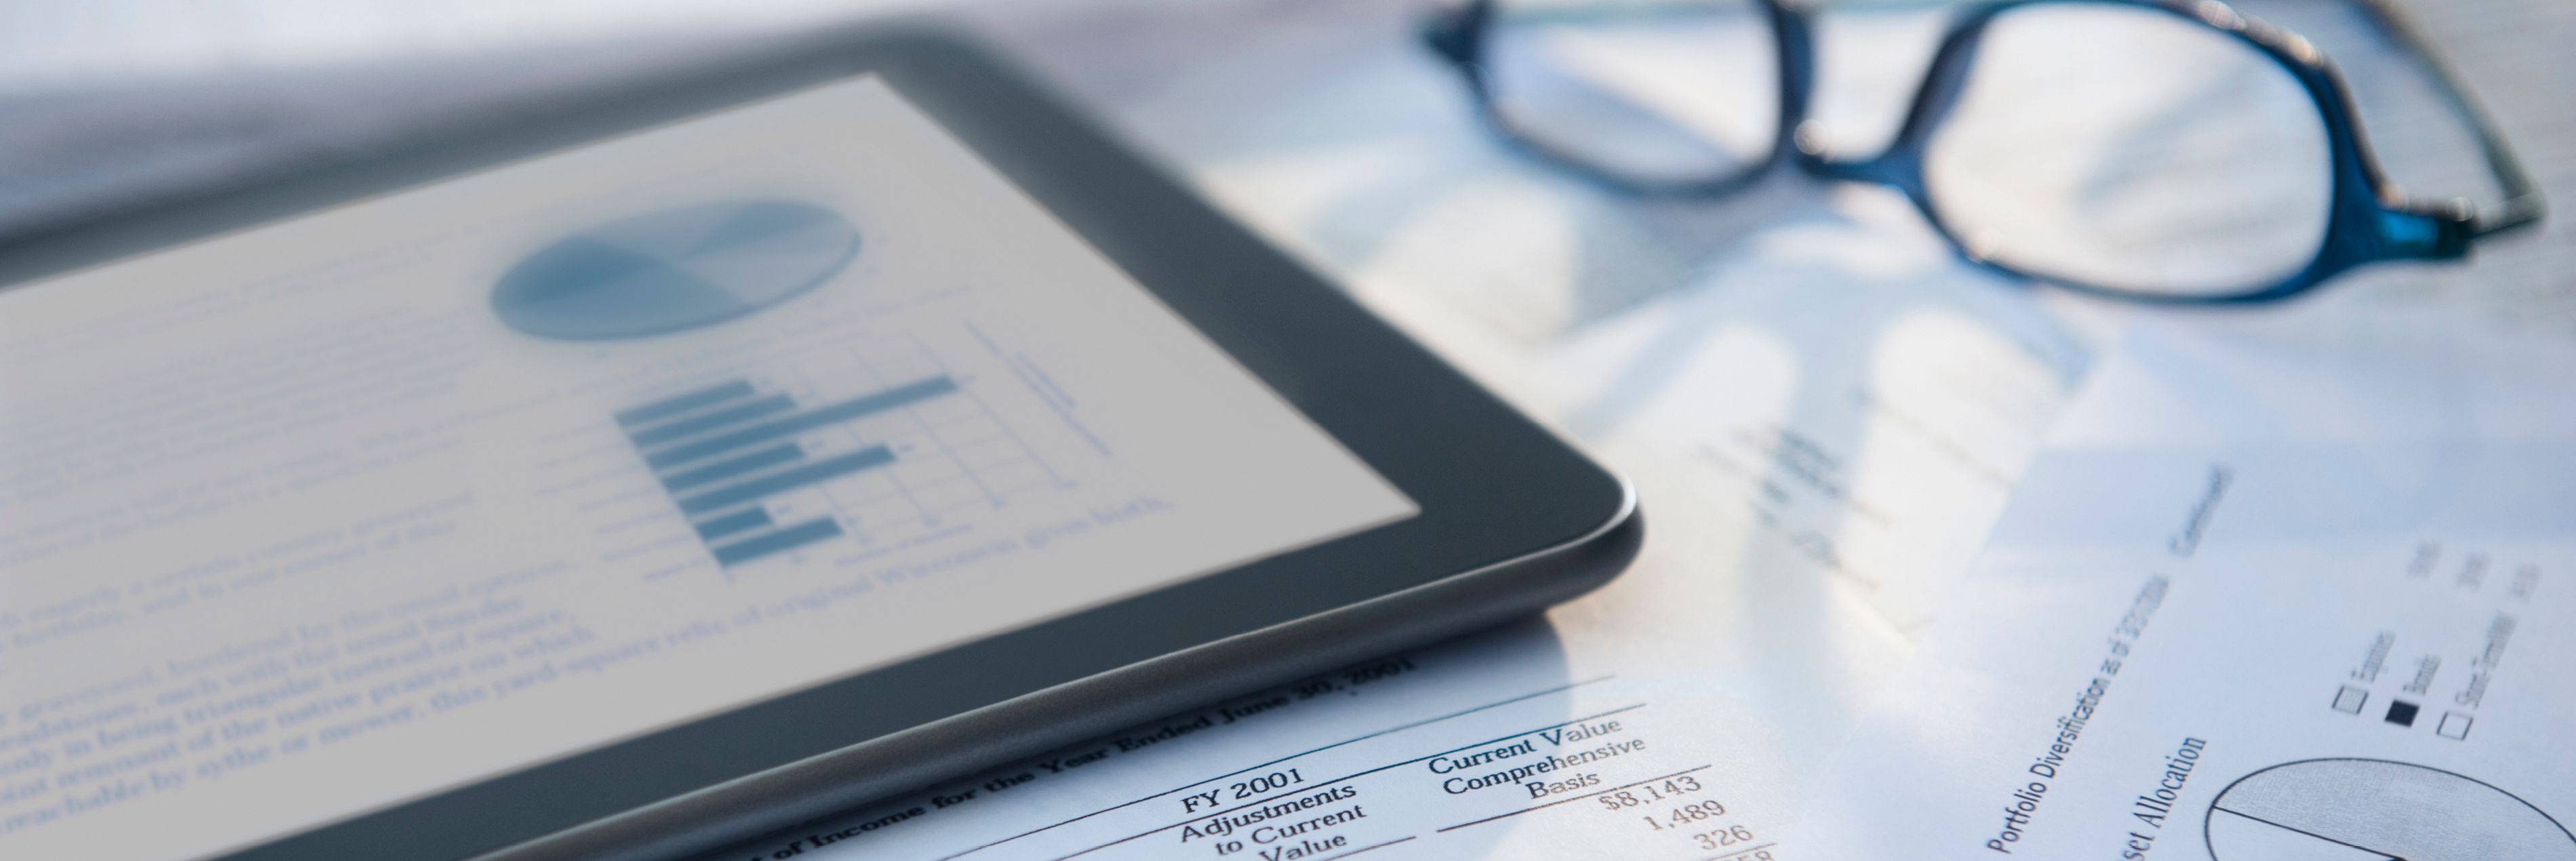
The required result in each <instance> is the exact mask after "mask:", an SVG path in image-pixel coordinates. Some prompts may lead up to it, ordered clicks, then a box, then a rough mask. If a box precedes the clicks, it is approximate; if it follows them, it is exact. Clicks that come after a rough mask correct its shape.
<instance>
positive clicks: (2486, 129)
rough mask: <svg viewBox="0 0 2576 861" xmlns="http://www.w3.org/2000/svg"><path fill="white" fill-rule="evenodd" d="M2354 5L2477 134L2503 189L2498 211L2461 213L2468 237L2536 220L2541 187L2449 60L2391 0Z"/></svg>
mask: <svg viewBox="0 0 2576 861" xmlns="http://www.w3.org/2000/svg"><path fill="white" fill-rule="evenodd" d="M2358 2H2359V3H2360V5H2361V7H2362V8H2363V9H2366V10H2368V11H2369V13H2370V15H2371V17H2373V18H2376V19H2378V21H2379V24H2380V26H2382V27H2384V28H2386V29H2387V31H2388V32H2389V33H2391V34H2393V35H2395V36H2396V37H2397V39H2398V41H2400V42H2403V43H2405V45H2406V47H2407V48H2408V49H2410V50H2412V51H2413V52H2414V54H2415V57H2416V60H2417V61H2418V62H2421V63H2423V64H2424V68H2425V69H2426V70H2428V71H2430V72H2432V74H2433V79H2434V80H2435V81H2436V82H2438V83H2439V84H2440V85H2441V90H2442V97H2443V98H2444V99H2445V100H2447V101H2449V102H2450V103H2451V109H2452V110H2453V111H2456V112H2458V113H2459V115H2460V116H2461V117H2462V118H2464V119H2466V120H2468V122H2469V127H2470V128H2471V129H2473V130H2475V131H2476V133H2477V136H2478V146H2479V148H2480V149H2482V150H2484V151H2485V154H2486V159H2487V170H2488V172H2489V173H2492V174H2494V176H2495V178H2496V183H2497V185H2499V186H2501V187H2502V188H2503V190H2504V204H2503V206H2502V207H2501V208H2499V209H2497V210H2495V211H2491V212H2475V211H2471V212H2466V213H2462V215H2465V216H2466V217H2467V221H2468V223H2467V225H2466V230H2467V234H2468V236H2470V237H2478V236H2485V235H2487V234H2490V233H2498V232H2502V231H2505V230H2510V229H2513V228H2516V227H2521V226H2524V225H2528V224H2532V223H2534V222H2537V221H2539V220H2540V218H2541V216H2542V215H2543V214H2545V213H2547V211H2548V204H2547V203H2546V202H2545V201H2544V200H2543V198H2542V196H2541V193H2540V186H2539V184H2538V183H2534V182H2532V181H2531V176H2530V174H2528V173H2526V172H2524V170H2523V167H2522V160H2521V159H2520V158H2518V157H2516V156H2515V155H2514V153H2513V147H2512V146H2511V145H2509V144H2507V143H2505V139H2504V134H2503V133H2502V132H2499V131H2497V130H2496V127H2495V122H2494V121H2493V120H2491V119H2489V118H2488V116H2487V112H2486V108H2485V107H2484V106H2483V105H2480V104H2478V101H2477V97H2475V96H2473V95H2470V94H2469V91H2468V89H2467V88H2465V87H2462V86H2460V81H2459V76H2458V75H2457V74H2456V73H2454V72H2453V71H2452V70H2451V63H2450V59H2449V58H2447V57H2445V56H2443V55H2442V53H2441V50H2440V49H2438V48H2436V47H2434V45H2433V40H2432V39H2431V38H2429V37H2427V36H2426V35H2425V34H2424V31H2423V29H2422V28H2420V27H2418V26H2416V24H2415V21H2414V19H2412V18H2409V17H2407V16H2406V14H2405V13H2404V12H2403V11H2402V10H2400V9H2398V8H2397V7H2396V6H2395V5H2394V4H2392V3H2390V2H2389V0H2358Z"/></svg>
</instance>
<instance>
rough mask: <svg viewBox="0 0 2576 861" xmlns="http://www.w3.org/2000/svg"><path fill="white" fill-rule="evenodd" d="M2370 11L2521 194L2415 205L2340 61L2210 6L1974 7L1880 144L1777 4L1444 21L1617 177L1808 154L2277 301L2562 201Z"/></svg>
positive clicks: (1750, 172) (2041, 233)
mask: <svg viewBox="0 0 2576 861" xmlns="http://www.w3.org/2000/svg"><path fill="white" fill-rule="evenodd" d="M2365 8H2366V9H2367V11H2369V12H2371V13H2372V14H2373V15H2374V17H2376V18H2377V19H2378V22H2379V24H2380V26H2381V27H2382V28H2383V29H2384V30H2385V31H2386V32H2387V34H2388V36H2389V37H2390V38H2391V39H2393V40H2395V41H2396V42H2398V43H2400V45H2401V47H2402V49H2403V50H2404V51H2405V53H2406V54H2407V55H2408V56H2410V57H2411V58H2413V60H2414V61H2415V62H2417V63H2419V64H2420V65H2421V67H2422V68H2423V70H2424V71H2426V72H2428V73H2429V74H2428V75H2427V77H2428V78H2429V80H2430V81H2432V82H2433V83H2432V89H2434V90H2435V91H2437V92H2436V94H2435V98H2437V99H2438V100H2439V101H2440V102H2442V104H2443V105H2444V109H2446V110H2448V111H2449V112H2451V113H2452V114H2453V115H2454V116H2455V117H2457V118H2458V119H2459V120H2461V121H2463V122H2464V123H2465V125H2466V127H2467V129H2468V131H2469V132H2470V134H2471V135H2472V136H2473V137H2474V139H2475V142H2474V143H2475V147H2476V148H2477V149H2478V150H2480V151H2481V155H2482V156H2483V158H2484V161H2485V167H2486V171H2487V172H2488V173H2489V174H2491V175H2492V177H2493V179H2494V182H2495V186H2496V188H2495V191H2496V192H2497V195H2498V196H2499V197H2500V198H2501V200H2500V202H2498V203H2495V204H2492V205H2490V206H2487V207H2484V208H2481V207H2479V206H2476V205H2473V204H2471V203H2470V202H2469V201H2468V200H2466V199H2465V198H2457V199H2450V200H2441V201H2435V202H2415V201H2410V200H2409V199H2408V198H2407V197H2406V196H2405V195H2404V194H2403V193H2402V192H2400V191H2399V190H2398V188H2397V187H2396V185H2394V184H2393V183H2391V182H2390V181H2389V180H2388V179H2387V178H2386V177H2385V176H2384V175H2383V172H2382V170H2381V167H2380V163H2379V161H2378V159H2377V158H2376V157H2375V156H2374V155H2373V153H2372V151H2371V148H2370V145H2369V143H2368V141H2367V140H2366V139H2365V138H2364V136H2363V134H2362V131H2361V128H2360V121H2359V117H2358V112H2357V111H2356V110H2355V108H2354V105H2353V101H2352V97H2351V93H2350V91H2349V90H2348V89H2347V87H2346V86H2345V84H2344V80H2343V76H2342V75H2341V74H2340V73H2339V72H2337V71H2336V69H2335V67H2334V65H2333V64H2331V63H2329V62H2328V61H2327V60H2326V58H2325V56H2324V55H2323V54H2322V53H2321V52H2320V51H2318V50H2317V49H2316V48H2315V47H2314V46H2313V45H2311V44H2310V43H2309V42H2308V41H2307V40H2306V39H2304V38H2301V37H2300V36H2299V35H2297V34H2294V33H2291V32H2289V31H2287V30H2284V29H2281V28H2278V27H2274V26H2272V25H2269V24H2266V23H2264V22H2263V21H2260V20H2255V19H2252V18H2248V17H2244V16H2241V15H2239V14H2238V13H2237V12H2235V11H2234V10H2233V9H2231V8H2229V7H2228V6H2226V5H2224V4H2221V3H2218V2H2214V0H2198V2H2189V0H2003V2H1987V3H1980V4H1976V5H1969V6H1963V7H1961V8H1959V9H1958V10H1957V12H1956V15H1955V17H1954V18H1953V19H1952V20H1951V22H1950V24H1949V26H1948V29H1947V32H1946V33H1945V34H1944V35H1943V36H1942V37H1941V39H1940V40H1939V43H1938V48H1937V49H1936V50H1935V51H1934V53H1933V55H1932V59H1931V64H1930V71H1929V72H1928V73H1927V74H1926V76H1925V77H1924V79H1923V81H1922V83H1921V84H1920V85H1919V86H1918V87H1917V88H1916V90H1915V93H1914V97H1913V101H1912V104H1911V107H1910V108H1909V109H1908V111H1907V112H1906V114H1905V118H1904V122H1903V125H1902V126H1900V127H1899V128H1898V130H1897V132H1896V134H1895V137H1894V139H1893V140H1892V142H1891V143H1890V144H1889V145H1888V146H1887V147H1886V148H1885V150H1884V151H1882V152H1880V153H1879V154H1877V155H1875V156H1870V157H1866V158H1859V159H1846V158H1841V157H1839V154H1837V153H1835V152H1833V151H1832V150H1833V149H1834V147H1833V146H1832V145H1831V144H1832V142H1831V141H1828V140H1826V136H1825V133H1824V131H1823V130H1822V129H1821V128H1820V127H1819V126H1818V125H1817V124H1815V123H1813V122H1811V121H1810V120H1809V118H1808V108H1809V104H1810V99H1811V96H1812V93H1813V90H1814V85H1815V79H1816V55H1815V49H1814V38H1813V36H1812V33H1813V31H1814V29H1815V25H1814V21H1813V20H1812V18H1811V14H1812V13H1811V12H1810V11H1808V10H1807V9H1805V8H1802V7H1793V6H1790V5H1787V4H1785V3H1783V2H1781V0H1695V1H1694V0H1630V2H1619V0H1591V2H1579V1H1578V2H1545V3H1539V2H1531V3H1520V2H1498V0H1472V2H1469V3H1468V4H1467V5H1465V6H1461V7H1457V8H1455V9H1452V10H1449V11H1447V12H1444V13H1442V14H1440V15H1438V16H1436V17H1435V18H1434V19H1433V20H1432V21H1431V22H1430V24H1429V26H1428V27H1426V29H1425V31H1424V37H1425V41H1427V42H1428V43H1429V45H1430V47H1431V48H1432V49H1433V50H1434V51H1435V52H1436V53H1438V54H1439V55H1440V56H1442V57H1444V58H1446V59H1447V60H1448V61H1449V62H1450V63H1451V64H1453V65H1455V66H1456V68H1457V70H1458V72H1459V73H1460V74H1461V75H1463V76H1464V77H1465V79H1466V84H1467V88H1468V90H1469V92H1470V93H1471V94H1472V95H1473V97H1474V98H1475V100H1476V103H1477V107H1478V109H1479V113H1481V114H1482V115H1483V117H1484V118H1485V120H1486V121H1487V122H1488V123H1489V124H1490V125H1491V126H1492V127H1493V128H1495V129H1496V130H1498V131H1499V132H1501V133H1502V135H1503V137H1504V138H1505V139H1506V140H1507V141H1509V142H1510V143H1511V144H1512V145H1514V147H1515V148H1516V149H1518V150H1519V151H1520V152H1522V153H1523V154H1525V155H1528V156H1530V157H1532V158H1535V159H1537V160H1539V161H1541V162H1544V163H1547V164H1550V165H1553V166H1555V167H1558V168H1562V169H1564V170H1567V171H1571V172H1573V173H1575V174H1578V175H1580V176H1583V177H1586V178H1588V179H1590V180H1593V181H1595V182H1597V183H1600V184H1602V185H1605V186H1607V187H1609V188H1612V189H1615V190H1617V191H1621V192H1626V193H1631V194H1640V195H1658V196H1711V197H1713V196H1720V195H1726V194H1731V193H1734V192H1737V191H1740V190H1742V189H1745V188H1747V187H1749V186H1751V185H1752V184H1753V183H1754V182H1755V181H1756V180H1758V179H1760V178H1761V177H1762V176H1763V175H1764V174H1765V173H1766V172H1767V171H1768V170H1769V169H1770V168H1772V167H1773V166H1775V165H1777V164H1779V163H1781V162H1783V161H1793V162H1795V163H1796V164H1797V166H1798V167H1799V168H1800V169H1802V170H1803V171H1805V172H1806V173H1808V174H1810V175H1813V176H1817V177H1821V178H1825V179H1831V180H1848V181H1854V182H1868V183H1878V184H1882V185H1886V186H1891V187H1894V188H1895V189H1897V190H1899V191H1901V192H1902V193H1904V195H1905V196H1906V197H1907V198H1909V199H1911V200H1912V201H1913V203H1914V205H1915V207H1916V208H1917V209H1919V210H1921V211H1922V213H1923V215H1924V216H1925V217H1926V218H1927V219H1928V220H1930V222H1931V223H1932V224H1933V225H1934V226H1935V227H1936V228H1937V229H1938V230H1939V231H1940V232H1941V234H1942V235H1943V236H1944V237H1946V238H1947V239H1948V240H1949V242H1950V243H1951V245H1952V246H1953V247H1954V248H1956V249H1957V250H1958V251H1959V253H1960V254H1961V255H1962V256H1964V257H1965V258H1966V259H1968V260H1969V261H1970V262H1972V263H1974V264H1976V265H1979V266H1983V267H1986V268H1989V269H1993V270H1997V271H2001V272H2004V273H2008V274H2011V275H2015V276H2019V277H2023V278H2029V279H2034V280H2038V281H2043V282H2048V283H2053V284H2058V285H2061V286H2064V287H2068V288H2071V289H2075V290H2079V291H2083V292H2088V293H2095V294H2100V295H2106V296H2112V297H2118V298H2124V299H2133V300H2141V301H2150V302H2175V303H2227V302H2261V301H2269V300H2276V299H2282V298H2286V297H2289V296H2292V295H2296V294H2299V293H2301V292H2303V291H2306V290H2308V289H2310V288H2313V287H2315V286H2317V285H2318V284H2319V283H2321V282H2324V281H2325V280H2327V279H2329V278H2331V277H2333V276H2335V275H2337V274H2339V273H2342V272H2344V271H2346V270H2349V269H2351V268H2353V267H2356V266H2360V265H2363V264H2367V263H2373V262H2378V261H2387V260H2410V259H2417V260H2420V259H2447V258H2458V257H2462V256H2464V255H2466V254H2467V252H2468V248H2469V244H2470V242H2471V241H2472V240H2474V239H2477V238H2479V237H2484V236H2486V235H2488V234H2492V233H2496V232H2498V231H2503V230H2507V229H2510V228H2513V227H2517V226H2521V225H2526V224H2531V223H2533V222H2536V221H2538V220H2539V219H2540V217H2541V215H2542V212H2543V205H2542V201H2541V195H2540V191H2539V189H2538V188H2537V187H2536V186H2535V185H2534V184H2533V183H2532V182H2531V180H2530V179H2529V178H2528V177H2527V176H2526V174H2525V173H2524V171H2523V169H2522V167H2521V165H2520V164H2519V163H2518V162H2517V161H2516V160H2515V158H2514V156H2513V153H2512V151H2511V150H2510V149H2509V148H2508V147H2507V146H2506V144H2505V142H2504V139H2503V137H2502V136H2501V135H2500V134H2498V133H2497V132H2496V131H2495V130H2494V128H2493V126H2492V124H2491V123H2489V122H2488V120H2487V118H2486V117H2485V115H2484V114H2483V112H2481V111H2480V110H2479V109H2478V107H2477V106H2476V104H2475V103H2474V102H2472V101H2471V100H2470V98H2469V97H2468V96H2467V95H2466V94H2465V92H2464V91H2463V90H2462V89H2461V88H2460V87H2459V86H2458V85H2457V84H2456V83H2455V82H2454V81H2453V79H2452V77H2451V75H2450V74H2449V72H2448V70H2447V69H2446V68H2445V67H2444V64H2443V63H2442V62H2441V60H2440V59H2439V58H2438V57H2437V56H2436V55H2435V54H2433V53H2432V52H2431V50H2430V48H2429V46H2428V44H2427V43H2426V42H2425V40H2424V39H2422V38H2421V37H2420V36H2419V35H2418V34H2417V33H2416V32H2415V31H2414V29H2413V28H2412V27H2411V26H2410V25H2408V24H2407V23H2406V22H2405V21H2404V20H2403V19H2402V18H2399V17H2397V16H2396V14H2395V12H2394V10H2391V9H2388V8H2386V7H2385V6H2382V5H2380V4H2379V3H2377V2H2376V0H2371V2H2367V3H2366V4H2365ZM1765 31H1767V33H1766V32H1765ZM1766 55H1767V56H1766ZM1774 84H1776V86H1774Z"/></svg>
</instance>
